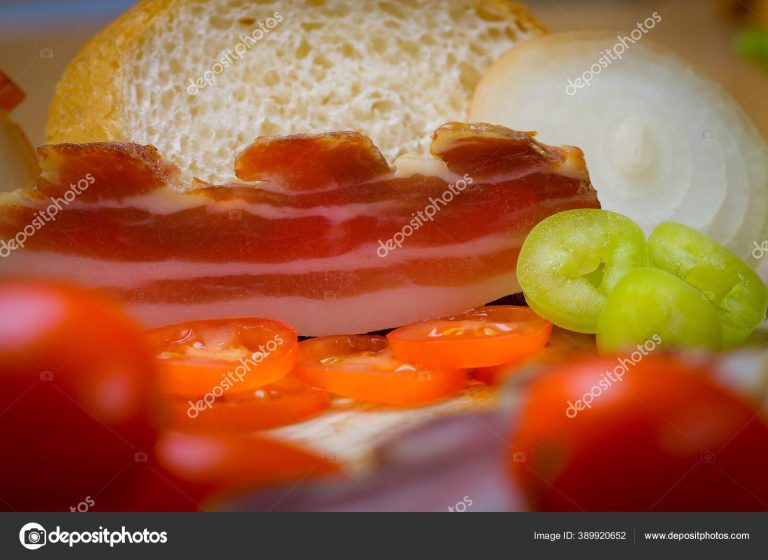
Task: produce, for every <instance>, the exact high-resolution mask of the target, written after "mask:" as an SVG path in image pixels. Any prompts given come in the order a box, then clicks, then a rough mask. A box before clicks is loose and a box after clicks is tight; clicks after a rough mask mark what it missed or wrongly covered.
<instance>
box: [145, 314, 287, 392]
mask: <svg viewBox="0 0 768 560" xmlns="http://www.w3.org/2000/svg"><path fill="white" fill-rule="evenodd" d="M148 337H149V339H150V341H151V342H152V343H153V344H154V347H155V348H156V351H157V359H158V362H159V363H160V366H161V375H162V390H163V392H164V393H165V394H169V395H181V396H188V397H202V396H204V395H206V394H208V393H211V392H212V391H213V390H214V389H215V388H216V387H217V386H221V387H222V389H224V390H226V391H229V390H230V389H231V390H233V391H247V390H252V389H258V388H259V387H263V386H264V385H268V384H270V383H274V382H275V381H277V380H279V379H281V378H283V377H285V376H286V375H287V374H288V373H289V372H290V370H291V368H292V367H293V365H294V363H295V362H296V356H297V354H298V352H297V343H298V338H297V336H296V331H295V330H293V328H292V327H290V326H288V325H286V324H285V323H282V322H280V321H275V320H273V319H261V318H246V319H212V320H207V321H194V322H189V323H181V324H178V325H171V326H167V327H161V328H159V329H154V330H152V331H149V333H148Z"/></svg>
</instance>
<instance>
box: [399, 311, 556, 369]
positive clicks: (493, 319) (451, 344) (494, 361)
mask: <svg viewBox="0 0 768 560" xmlns="http://www.w3.org/2000/svg"><path fill="white" fill-rule="evenodd" d="M551 333H552V323H550V322H549V321H546V320H544V319H542V318H541V317H539V316H538V315H536V313H534V312H533V311H531V310H530V309H529V308H528V307H522V306H516V305H498V306H488V307H479V308H477V309H474V310H472V311H468V312H467V313H462V314H461V315H455V316H453V317H447V318H445V319H435V320H432V321H423V322H421V323H414V324H413V325H408V326H406V327H401V328H399V329H396V330H394V331H392V332H391V333H389V334H388V335H387V338H388V339H389V344H390V345H391V346H392V354H393V356H395V357H396V358H397V359H399V360H403V361H406V362H412V363H417V364H422V365H425V366H430V367H453V368H456V367H459V368H477V367H487V366H496V365H499V364H504V363H507V362H512V361H515V360H518V359H520V358H523V357H525V356H530V355H531V354H533V353H535V352H537V351H538V350H540V349H542V348H543V347H544V346H545V345H546V344H547V341H548V340H549V336H550V334H551Z"/></svg>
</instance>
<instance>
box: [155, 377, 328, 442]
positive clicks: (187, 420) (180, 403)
mask: <svg viewBox="0 0 768 560" xmlns="http://www.w3.org/2000/svg"><path fill="white" fill-rule="evenodd" d="M329 406H330V398H329V397H328V393H327V392H326V391H325V390H324V389H319V388H317V387H312V386H310V385H307V384H306V383H304V382H303V381H300V380H298V379H295V378H293V377H284V378H283V379H280V380H278V381H276V382H274V383H271V384H269V385H265V386H264V387H259V388H258V389H252V390H250V391H244V392H232V393H226V394H225V395H224V396H223V397H221V398H220V399H216V400H215V401H213V400H209V401H208V402H206V401H203V400H190V399H185V398H184V397H179V396H176V395H169V396H167V397H166V398H165V400H164V401H163V420H164V422H165V424H166V425H167V426H168V428H169V429H172V430H175V431H179V432H200V431H223V432H255V431H258V430H269V429H271V428H277V427H279V426H285V425H286V424H293V423H295V422H301V421H302V420H306V419H308V418H311V417H312V416H315V415H316V414H319V413H320V412H322V411H324V410H326V409H327V408H328V407H329Z"/></svg>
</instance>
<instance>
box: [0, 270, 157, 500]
mask: <svg viewBox="0 0 768 560" xmlns="http://www.w3.org/2000/svg"><path fill="white" fill-rule="evenodd" d="M153 355H154V354H153V352H152V351H151V350H150V349H149V348H147V347H146V346H145V342H144V339H143V337H142V334H141V332H140V330H139V328H138V327H137V326H135V325H134V324H133V323H132V322H131V321H129V320H128V319H127V318H125V317H124V316H123V315H122V314H121V312H120V309H118V308H117V307H115V306H114V305H113V304H112V303H111V302H109V301H108V300H105V299H102V298H100V297H97V296H94V295H92V294H91V293H88V292H84V291H81V290H79V289H76V288H73V287H65V286H60V285H55V284H51V283H47V282H41V281H28V280H24V281H21V280H18V281H6V282H3V283H0V461H2V464H3V472H2V476H0V509H4V510H10V509H15V510H27V511H34V510H64V511H69V508H70V507H72V506H76V505H77V504H79V503H80V502H82V501H83V500H85V498H86V497H89V496H90V497H91V498H92V499H95V498H93V497H94V496H96V495H97V494H98V493H99V492H100V491H101V490H102V489H103V488H105V487H107V486H110V485H116V487H117V486H119V485H120V484H122V482H123V480H122V477H121V473H122V472H123V471H124V470H125V469H127V468H128V467H129V466H130V465H132V464H134V462H135V460H136V457H137V456H138V457H141V456H142V455H141V454H142V453H147V452H149V451H150V450H151V449H152V447H153V446H154V442H155V438H156V434H155V429H154V427H153V425H152V421H151V415H152V398H153V397H154V392H155V391H154V380H155V378H156V373H155V363H154V359H153ZM137 454H138V455H137ZM113 490H114V488H113Z"/></svg>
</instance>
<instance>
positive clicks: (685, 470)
mask: <svg viewBox="0 0 768 560" xmlns="http://www.w3.org/2000/svg"><path fill="white" fill-rule="evenodd" d="M621 360H623V361H622V362H620V361H619V358H592V359H586V360H580V361H577V362H576V363H572V364H568V365H562V366H558V367H556V368H554V369H553V370H551V371H550V372H548V373H546V374H544V375H542V376H541V377H540V378H538V379H537V380H536V381H534V382H533V384H532V386H531V387H530V393H529V395H528V398H527V401H526V403H525V406H524V410H523V415H522V419H521V424H520V426H519V429H518V430H517V432H516V435H515V436H514V438H513V440H512V443H511V445H510V457H509V458H510V464H511V469H512V471H513V473H514V475H515V476H516V477H517V479H518V481H519V482H520V483H521V484H522V486H523V488H524V489H525V491H526V493H527V495H528V497H529V499H530V503H531V507H532V508H534V509H538V510H545V511H571V510H585V511H646V510H665V511H733V510H738V511H742V510H768V476H766V473H768V427H766V425H765V423H764V422H763V421H762V419H761V418H760V415H759V413H758V411H757V409H756V407H755V406H754V405H753V404H751V403H749V402H747V401H746V400H743V399H742V398H741V397H740V396H737V395H735V394H733V393H731V392H729V391H728V390H727V389H725V388H723V387H721V386H719V385H718V384H717V383H716V382H715V381H714V380H713V379H712V378H711V376H710V375H709V371H708V370H707V368H706V367H704V366H696V365H691V364H690V363H687V362H685V361H684V360H683V359H682V358H676V357H672V356H663V355H659V356H656V355H649V356H646V357H644V358H642V360H641V361H639V362H638V363H636V364H635V365H633V363H632V362H629V361H628V360H627V359H626V358H622V359H621ZM622 364H623V366H624V367H623V369H622ZM587 395H591V396H587Z"/></svg>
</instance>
